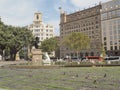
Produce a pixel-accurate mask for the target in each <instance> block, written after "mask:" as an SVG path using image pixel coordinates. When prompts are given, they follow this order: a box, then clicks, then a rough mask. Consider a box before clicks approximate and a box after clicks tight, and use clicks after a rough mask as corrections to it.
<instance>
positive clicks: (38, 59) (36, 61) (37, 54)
mask: <svg viewBox="0 0 120 90" xmlns="http://www.w3.org/2000/svg"><path fill="white" fill-rule="evenodd" d="M32 63H33V65H42V52H41V50H40V49H32Z"/></svg>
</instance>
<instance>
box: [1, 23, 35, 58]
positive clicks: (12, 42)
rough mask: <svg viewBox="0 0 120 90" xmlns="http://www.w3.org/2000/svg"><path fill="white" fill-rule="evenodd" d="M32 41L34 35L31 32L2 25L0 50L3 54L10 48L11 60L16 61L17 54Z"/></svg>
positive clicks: (22, 28)
mask: <svg viewBox="0 0 120 90" xmlns="http://www.w3.org/2000/svg"><path fill="white" fill-rule="evenodd" d="M32 41H33V35H32V32H31V31H30V30H28V29H26V28H24V27H13V26H8V25H4V24H2V25H1V23H0V49H1V51H2V52H3V50H4V49H5V48H9V50H10V56H11V60H15V57H16V53H17V52H18V51H19V50H20V49H22V48H23V47H24V46H27V45H29V44H30V43H31V42H32Z"/></svg>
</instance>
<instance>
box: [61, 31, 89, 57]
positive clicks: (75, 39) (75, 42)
mask: <svg viewBox="0 0 120 90" xmlns="http://www.w3.org/2000/svg"><path fill="white" fill-rule="evenodd" d="M62 44H63V46H65V47H68V48H69V49H70V50H73V51H75V52H76V53H77V57H78V52H79V51H80V50H82V49H86V48H89V45H90V39H89V37H88V36H86V35H85V34H83V33H79V32H74V33H71V34H68V35H67V36H65V37H64V39H63V42H62Z"/></svg>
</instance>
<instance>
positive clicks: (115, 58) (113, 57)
mask: <svg viewBox="0 0 120 90" xmlns="http://www.w3.org/2000/svg"><path fill="white" fill-rule="evenodd" d="M104 60H105V61H120V56H110V57H106V58H105V59H104Z"/></svg>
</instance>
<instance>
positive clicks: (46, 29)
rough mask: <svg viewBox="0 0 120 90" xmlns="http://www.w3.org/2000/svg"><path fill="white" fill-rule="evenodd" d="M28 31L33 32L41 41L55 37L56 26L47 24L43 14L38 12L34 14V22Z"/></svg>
mask: <svg viewBox="0 0 120 90" xmlns="http://www.w3.org/2000/svg"><path fill="white" fill-rule="evenodd" d="M28 29H29V30H31V31H32V33H33V35H34V36H35V37H38V38H39V41H40V42H41V41H43V40H45V39H48V38H51V37H54V35H55V34H54V26H53V25H50V24H45V23H43V21H42V13H40V12H36V13H35V14H34V20H33V23H32V24H31V25H29V26H28Z"/></svg>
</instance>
